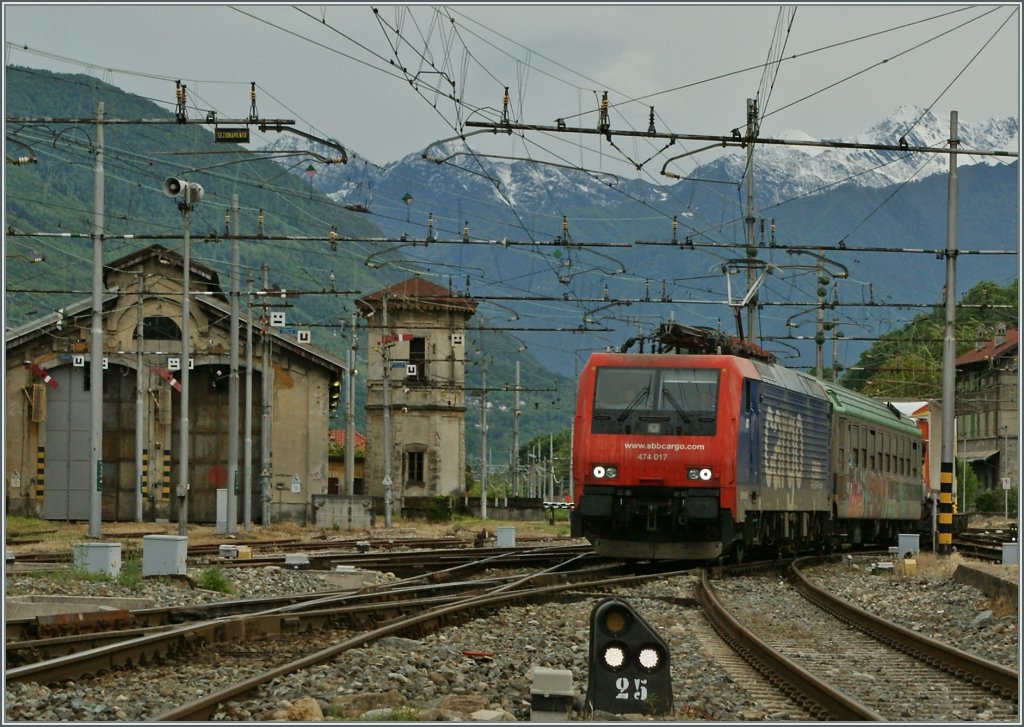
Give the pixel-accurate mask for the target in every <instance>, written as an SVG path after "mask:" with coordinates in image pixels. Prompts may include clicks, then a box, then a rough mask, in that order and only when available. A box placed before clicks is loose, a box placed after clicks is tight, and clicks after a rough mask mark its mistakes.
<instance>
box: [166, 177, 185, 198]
mask: <svg viewBox="0 0 1024 727" xmlns="http://www.w3.org/2000/svg"><path fill="white" fill-rule="evenodd" d="M186 184H187V182H186V181H185V180H184V179H177V178H175V177H168V178H167V179H165V180H164V194H166V195H167V196H168V197H177V196H178V194H180V193H181V190H182V189H184V188H185V185H186Z"/></svg>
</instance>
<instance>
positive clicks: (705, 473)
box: [698, 467, 711, 481]
mask: <svg viewBox="0 0 1024 727" xmlns="http://www.w3.org/2000/svg"><path fill="white" fill-rule="evenodd" d="M698 474H699V475H700V478H701V479H702V480H705V481H707V480H710V479H711V470H710V469H708V468H707V467H705V468H704V469H702V470H701V471H700V472H698Z"/></svg>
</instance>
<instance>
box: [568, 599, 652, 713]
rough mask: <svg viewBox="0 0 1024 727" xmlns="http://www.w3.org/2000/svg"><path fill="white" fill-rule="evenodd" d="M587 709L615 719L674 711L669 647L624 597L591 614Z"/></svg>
mask: <svg viewBox="0 0 1024 727" xmlns="http://www.w3.org/2000/svg"><path fill="white" fill-rule="evenodd" d="M587 707H588V708H589V709H591V710H603V711H605V712H611V713H613V714H634V713H635V714H667V713H669V712H671V710H672V675H671V670H670V669H669V650H668V646H667V645H666V644H665V642H664V641H662V640H661V638H660V637H659V636H658V635H657V634H656V633H655V632H654V630H653V629H652V628H651V627H650V625H648V623H647V622H646V621H644V619H643V618H642V617H641V616H640V614H638V613H637V612H636V611H634V610H633V608H632V607H631V606H630V605H629V604H628V603H626V602H625V601H623V600H622V599H619V598H606V599H604V600H602V601H600V602H599V603H598V604H597V605H596V606H594V610H593V611H591V614H590V673H589V681H588V684H587Z"/></svg>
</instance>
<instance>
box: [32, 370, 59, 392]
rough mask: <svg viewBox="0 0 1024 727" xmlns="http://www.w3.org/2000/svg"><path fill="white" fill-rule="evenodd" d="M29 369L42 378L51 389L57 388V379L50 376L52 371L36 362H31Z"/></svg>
mask: <svg viewBox="0 0 1024 727" xmlns="http://www.w3.org/2000/svg"><path fill="white" fill-rule="evenodd" d="M29 370H30V371H31V372H32V373H33V374H35V375H36V376H38V377H39V378H41V379H42V380H43V382H44V383H45V384H46V385H47V386H49V387H50V388H51V389H56V388H57V380H56V379H55V378H53V377H52V376H50V372H49V371H47V370H46V369H44V368H43V367H42V366H36V365H35V364H29Z"/></svg>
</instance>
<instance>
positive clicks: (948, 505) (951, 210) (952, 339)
mask: <svg viewBox="0 0 1024 727" xmlns="http://www.w3.org/2000/svg"><path fill="white" fill-rule="evenodd" d="M958 141H959V140H958V136H957V113H956V111H951V112H950V114H949V147H950V149H951V150H954V152H955V150H956V148H957V145H958ZM956 207H957V179H956V154H955V153H952V154H950V155H949V186H948V197H947V200H946V249H945V256H946V287H945V290H944V291H943V294H944V297H945V301H944V303H945V311H946V315H945V319H946V320H945V329H944V333H943V337H942V464H941V469H940V470H939V518H938V519H939V522H938V526H939V527H938V542H937V543H936V548H935V552H936V553H937V554H938V555H950V554H951V553H952V552H953V462H954V460H955V459H956V454H955V451H954V449H953V446H954V439H953V428H954V423H955V421H956V395H955V394H956V258H957V249H956Z"/></svg>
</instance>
